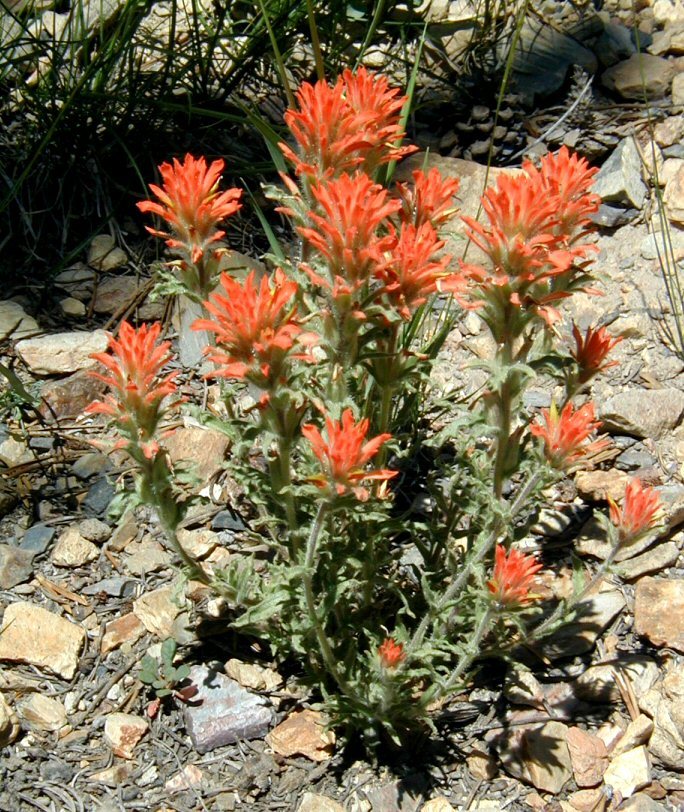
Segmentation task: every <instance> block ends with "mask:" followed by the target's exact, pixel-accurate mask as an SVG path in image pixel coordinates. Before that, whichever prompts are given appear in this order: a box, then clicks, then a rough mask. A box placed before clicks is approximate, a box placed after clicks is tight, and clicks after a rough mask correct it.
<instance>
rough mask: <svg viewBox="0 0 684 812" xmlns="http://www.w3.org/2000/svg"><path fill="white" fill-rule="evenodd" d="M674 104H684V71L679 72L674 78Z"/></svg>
mask: <svg viewBox="0 0 684 812" xmlns="http://www.w3.org/2000/svg"><path fill="white" fill-rule="evenodd" d="M672 104H674V105H677V106H679V105H684V73H678V74H676V76H675V77H674V79H673V80H672Z"/></svg>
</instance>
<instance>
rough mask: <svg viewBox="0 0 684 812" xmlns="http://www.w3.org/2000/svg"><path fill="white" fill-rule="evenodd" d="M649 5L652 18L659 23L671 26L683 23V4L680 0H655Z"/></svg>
mask: <svg viewBox="0 0 684 812" xmlns="http://www.w3.org/2000/svg"><path fill="white" fill-rule="evenodd" d="M651 7H652V8H653V18H654V20H655V21H656V22H657V23H660V24H661V25H667V26H673V25H679V24H680V23H684V6H682V4H681V2H680V0H655V2H654V3H652V5H651Z"/></svg>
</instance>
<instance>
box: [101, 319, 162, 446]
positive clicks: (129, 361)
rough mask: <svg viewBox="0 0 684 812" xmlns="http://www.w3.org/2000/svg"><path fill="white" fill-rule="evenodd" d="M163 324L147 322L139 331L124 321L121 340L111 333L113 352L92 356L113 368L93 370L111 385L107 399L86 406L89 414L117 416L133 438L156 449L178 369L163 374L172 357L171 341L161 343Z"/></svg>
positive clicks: (123, 427) (120, 332) (110, 347)
mask: <svg viewBox="0 0 684 812" xmlns="http://www.w3.org/2000/svg"><path fill="white" fill-rule="evenodd" d="M160 332H161V325H160V324H159V323H158V322H157V323H155V324H152V325H151V326H149V327H148V326H147V325H146V324H143V325H142V327H140V328H139V329H138V330H136V329H135V328H134V327H132V326H131V325H130V324H129V323H128V322H126V321H124V322H122V323H121V327H120V328H119V337H118V339H116V338H114V336H112V335H110V336H109V350H110V352H100V353H94V354H93V355H92V356H91V357H92V358H95V359H96V360H97V361H99V362H100V363H101V364H102V365H103V366H105V367H106V368H107V370H108V371H109V373H108V374H104V375H103V374H101V373H99V372H90V375H91V376H92V377H94V378H98V379H99V380H101V381H103V382H104V383H106V384H107V386H109V387H110V389H111V392H110V393H109V394H107V395H106V397H105V400H103V401H94V402H93V403H91V404H90V405H89V406H88V407H87V408H86V413H88V414H98V413H99V414H106V415H109V416H110V417H113V418H114V419H115V421H116V422H117V424H118V425H119V427H120V428H121V429H122V430H124V431H125V432H126V433H127V434H128V435H129V437H130V438H131V439H135V440H136V441H138V440H139V441H140V445H141V446H144V445H145V444H147V447H149V449H151V450H152V451H154V444H153V442H152V437H153V435H154V433H155V430H156V428H157V425H158V423H159V420H160V418H161V416H162V414H163V410H162V401H163V400H164V398H166V397H167V396H168V395H172V394H173V393H174V392H175V391H176V384H175V383H174V378H175V377H176V376H177V374H178V372H170V373H168V374H167V375H162V372H161V370H162V368H163V367H164V366H165V365H166V364H167V363H168V362H169V360H170V359H171V354H170V353H169V351H168V350H169V347H170V346H171V344H170V342H169V341H162V342H161V343H157V341H158V338H159V334H160Z"/></svg>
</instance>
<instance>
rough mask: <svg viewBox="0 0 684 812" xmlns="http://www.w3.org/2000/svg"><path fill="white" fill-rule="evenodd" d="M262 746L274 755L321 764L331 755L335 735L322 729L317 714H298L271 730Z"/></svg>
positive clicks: (321, 717) (322, 721) (317, 712)
mask: <svg viewBox="0 0 684 812" xmlns="http://www.w3.org/2000/svg"><path fill="white" fill-rule="evenodd" d="M266 742H267V744H268V745H269V747H271V748H272V749H273V750H274V752H276V753H278V755H281V756H285V757H286V758H288V757H290V756H295V755H299V756H306V758H309V759H311V760H312V761H325V760H326V759H328V758H330V756H331V755H332V751H333V748H334V746H335V734H334V733H333V732H332V731H331V730H326V729H325V721H324V719H323V716H322V714H321V713H320V712H319V711H314V710H309V709H306V710H300V711H294V712H293V713H291V714H290V715H289V716H288V717H287V718H286V719H285V720H284V721H282V722H281V723H280V724H279V725H278V726H277V727H276V728H274V729H273V730H272V731H271V732H270V733H269V734H268V736H266Z"/></svg>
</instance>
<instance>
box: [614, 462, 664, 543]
mask: <svg viewBox="0 0 684 812" xmlns="http://www.w3.org/2000/svg"><path fill="white" fill-rule="evenodd" d="M608 502H609V506H610V520H611V521H612V522H613V524H614V525H615V527H616V528H617V530H618V534H619V539H620V541H621V542H623V543H627V542H631V541H635V540H636V539H638V538H640V537H641V536H643V534H644V533H646V532H648V531H649V530H651V528H652V527H653V526H654V525H655V524H656V523H657V521H658V519H659V517H660V514H661V512H662V508H663V505H662V502H661V499H660V496H659V495H658V493H657V492H656V491H655V490H654V489H653V488H649V487H645V486H644V485H643V483H642V482H641V480H640V479H636V478H635V479H631V480H630V481H629V484H628V485H627V488H626V490H625V498H624V502H623V504H622V507H620V506H618V504H617V503H616V502H615V501H614V500H613V499H609V500H608Z"/></svg>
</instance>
